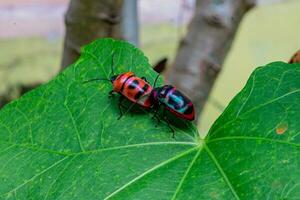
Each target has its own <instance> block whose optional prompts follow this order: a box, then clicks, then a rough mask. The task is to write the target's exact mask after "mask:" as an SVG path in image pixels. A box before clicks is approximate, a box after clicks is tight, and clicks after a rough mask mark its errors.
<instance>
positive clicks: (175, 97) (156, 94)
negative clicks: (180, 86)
mask: <svg viewBox="0 0 300 200" xmlns="http://www.w3.org/2000/svg"><path fill="white" fill-rule="evenodd" d="M158 77H159V75H158V76H157V77H156V79H155V82H154V85H153V89H152V91H151V94H150V101H151V104H152V109H153V110H154V117H155V118H157V119H158V117H157V113H158V111H159V109H160V107H163V108H164V110H163V117H164V119H165V121H166V122H167V124H168V126H169V128H170V129H171V130H172V132H173V137H174V129H173V128H172V127H171V126H170V122H169V120H168V118H166V116H165V110H168V111H169V112H170V113H172V114H173V115H174V116H176V117H177V118H181V119H184V120H188V121H193V120H194V119H195V109H194V105H193V103H192V101H191V100H190V99H189V98H188V97H187V96H185V95H184V94H183V93H182V92H180V91H179V90H177V89H176V88H175V87H174V86H172V85H164V86H161V87H155V84H156V81H157V79H158ZM158 121H159V119H158Z"/></svg>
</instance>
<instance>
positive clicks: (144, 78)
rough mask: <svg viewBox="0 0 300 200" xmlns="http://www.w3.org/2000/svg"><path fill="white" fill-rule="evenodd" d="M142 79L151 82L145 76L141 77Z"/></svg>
mask: <svg viewBox="0 0 300 200" xmlns="http://www.w3.org/2000/svg"><path fill="white" fill-rule="evenodd" d="M141 79H142V80H144V81H146V82H147V83H149V82H148V81H147V79H146V77H145V76H143V77H141Z"/></svg>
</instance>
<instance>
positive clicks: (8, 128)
mask: <svg viewBox="0 0 300 200" xmlns="http://www.w3.org/2000/svg"><path fill="white" fill-rule="evenodd" d="M112 55H114V58H115V59H114V60H115V63H114V66H115V67H114V71H116V72H117V73H121V72H125V71H129V70H131V71H133V72H135V73H136V74H137V75H138V76H140V77H141V76H145V77H147V79H148V80H149V82H150V83H153V81H154V79H155V77H156V73H155V72H153V71H152V69H151V67H150V65H149V64H148V60H147V59H146V58H145V57H144V56H143V54H142V53H141V52H140V51H139V50H138V49H136V48H134V47H133V46H131V45H129V44H128V43H126V42H122V41H115V40H112V39H103V40H97V41H95V42H93V43H92V44H90V45H88V46H86V47H85V48H84V49H83V52H82V56H81V57H80V59H79V60H78V61H77V62H76V63H75V64H74V65H72V66H70V67H69V68H68V69H67V70H65V71H64V72H63V73H61V74H60V75H58V76H57V77H56V78H55V79H54V80H52V81H51V82H49V83H48V84H45V85H43V86H41V87H39V88H37V89H35V90H34V91H32V92H30V93H28V94H26V95H25V96H23V97H22V98H20V99H19V100H17V101H14V102H12V103H10V104H9V105H7V106H6V107H4V108H3V109H2V110H1V111H0V199H34V200H40V199H44V200H46V199H72V200H75V199H85V200H89V199H130V200H131V199H143V200H144V199H151V200H152V199H293V198H294V199H295V198H298V197H299V196H300V193H299V191H300V190H299V189H300V188H299V187H300V160H299V158H300V157H299V156H300V151H299V147H300V144H299V140H300V134H299V133H300V124H299V123H298V120H299V118H300V104H299V103H298V102H299V101H300V93H299V91H300V65H296V64H294V65H290V64H285V63H281V62H277V63H272V64H270V65H267V66H265V67H262V68H258V69H257V70H256V71H255V72H254V73H253V75H252V76H251V77H250V79H249V81H248V83H247V85H246V86H245V88H244V89H243V90H242V91H241V92H240V93H239V94H238V95H237V96H236V97H235V98H234V99H233V101H232V102H231V103H230V105H229V106H228V107H227V109H226V110H225V112H224V113H223V114H222V115H221V116H220V118H219V119H218V120H217V121H216V122H215V124H214V125H213V127H212V128H211V130H210V132H209V134H208V136H207V137H206V138H205V139H200V138H199V136H198V133H197V130H196V129H195V127H194V126H193V125H191V124H190V123H187V122H183V121H181V124H180V127H179V126H178V127H177V128H176V135H175V138H174V139H173V138H172V134H171V133H170V131H169V128H168V126H167V125H166V124H164V123H162V124H159V125H158V127H155V126H154V125H155V120H153V119H151V113H149V112H147V111H142V110H139V109H136V110H134V112H130V113H127V114H126V115H125V116H124V117H123V118H121V119H120V120H117V117H118V116H119V111H118V105H117V103H118V99H117V98H113V99H109V98H108V96H107V93H108V92H109V91H110V90H111V89H112V86H111V84H110V83H108V82H105V81H103V82H101V81H99V82H90V83H88V84H82V82H83V81H85V80H89V79H92V78H101V77H102V78H103V77H106V78H109V76H110V72H111V65H112ZM160 83H161V82H160Z"/></svg>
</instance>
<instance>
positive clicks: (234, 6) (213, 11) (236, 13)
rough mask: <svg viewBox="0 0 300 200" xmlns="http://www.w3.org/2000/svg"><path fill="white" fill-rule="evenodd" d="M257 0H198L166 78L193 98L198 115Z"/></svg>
mask: <svg viewBox="0 0 300 200" xmlns="http://www.w3.org/2000/svg"><path fill="white" fill-rule="evenodd" d="M254 6H255V0H197V2H196V10H195V14H194V16H193V18H192V20H191V22H190V24H189V26H188V32H187V34H186V36H185V37H184V38H182V39H181V41H180V43H179V47H178V50H177V54H176V57H175V61H174V64H173V67H172V68H171V69H170V70H169V71H168V73H167V82H169V83H171V84H172V85H175V86H177V87H178V88H179V89H180V90H182V91H184V92H185V93H186V94H187V95H188V96H189V97H190V98H191V100H192V101H193V102H194V104H195V108H196V111H197V116H198V117H199V115H200V114H201V111H202V109H203V107H204V105H205V102H206V100H207V98H208V96H209V93H210V91H211V89H212V86H213V85H214V82H215V80H216V78H217V76H218V74H219V72H220V70H221V67H222V64H223V61H224V59H225V56H226V54H227V52H228V51H229V49H230V47H231V44H232V41H233V38H234V36H235V33H236V30H237V28H238V25H239V23H240V21H241V20H242V18H243V16H244V15H245V14H246V13H247V11H249V10H250V9H251V8H252V7H254Z"/></svg>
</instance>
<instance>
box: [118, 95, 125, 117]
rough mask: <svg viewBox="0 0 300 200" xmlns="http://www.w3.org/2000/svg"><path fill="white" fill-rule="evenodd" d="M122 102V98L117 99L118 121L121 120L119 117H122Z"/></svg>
mask: <svg viewBox="0 0 300 200" xmlns="http://www.w3.org/2000/svg"><path fill="white" fill-rule="evenodd" d="M123 100H124V97H123V96H120V98H119V103H118V106H119V111H120V116H119V117H118V120H119V119H121V117H122V116H123V112H122V106H123V105H122V101H123Z"/></svg>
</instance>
